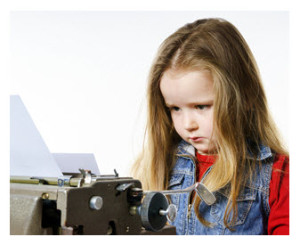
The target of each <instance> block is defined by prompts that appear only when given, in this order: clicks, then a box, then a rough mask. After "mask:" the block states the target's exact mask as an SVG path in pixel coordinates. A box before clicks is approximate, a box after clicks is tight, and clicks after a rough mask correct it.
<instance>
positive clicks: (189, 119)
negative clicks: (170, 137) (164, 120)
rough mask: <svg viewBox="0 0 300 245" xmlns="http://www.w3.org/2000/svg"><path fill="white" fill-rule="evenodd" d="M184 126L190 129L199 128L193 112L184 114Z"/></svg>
mask: <svg viewBox="0 0 300 245" xmlns="http://www.w3.org/2000/svg"><path fill="white" fill-rule="evenodd" d="M184 128H185V130H188V131H193V130H196V129H198V123H197V121H196V120H195V118H194V117H193V115H191V114H186V115H185V116H184Z"/></svg>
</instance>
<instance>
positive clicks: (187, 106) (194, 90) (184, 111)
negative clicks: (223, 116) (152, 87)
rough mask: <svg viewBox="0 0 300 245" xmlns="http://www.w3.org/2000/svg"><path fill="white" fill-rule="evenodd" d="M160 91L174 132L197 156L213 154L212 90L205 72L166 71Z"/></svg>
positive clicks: (211, 80)
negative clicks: (191, 146)
mask: <svg viewBox="0 0 300 245" xmlns="http://www.w3.org/2000/svg"><path fill="white" fill-rule="evenodd" d="M160 90H161V92H162V95H163V97H164V100H165V103H166V106H167V107H168V108H169V110H170V112H171V116H172V121H173V124H174V127H175V130H176V132H177V133H178V134H179V135H180V137H181V138H182V139H184V140H185V141H186V142H189V143H190V144H192V145H193V146H194V147H195V148H196V150H197V151H198V152H199V153H200V154H208V153H213V152H214V150H215V139H214V135H213V111H214V97H215V94H214V90H213V79H212V76H211V73H210V72H209V71H207V70H202V71H186V70H174V69H173V70H172V69H169V70H166V71H165V72H164V74H163V76H162V78H161V82H160Z"/></svg>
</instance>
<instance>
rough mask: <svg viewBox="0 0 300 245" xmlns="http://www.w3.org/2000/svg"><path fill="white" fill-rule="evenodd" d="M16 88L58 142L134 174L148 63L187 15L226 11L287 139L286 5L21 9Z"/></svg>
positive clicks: (14, 32) (51, 142)
mask: <svg viewBox="0 0 300 245" xmlns="http://www.w3.org/2000/svg"><path fill="white" fill-rule="evenodd" d="M10 16H11V17H10V18H11V19H10V20H11V22H10V25H11V26H10V27H11V28H10V44H11V46H10V47H11V90H10V93H11V94H18V95H20V96H21V98H22V100H23V102H24V103H25V106H26V107H27V109H28V111H29V113H30V114H31V117H32V119H33V121H34V122H35V124H36V126H37V128H38V129H39V131H40V133H41V135H42V137H43V138H44V141H45V143H46V144H47V145H48V148H49V150H50V151H51V152H70V153H71V152H72V153H94V154H95V157H96V160H97V162H98V165H99V169H100V172H101V173H102V174H112V173H113V170H114V169H116V170H117V171H118V172H119V173H120V175H121V176H127V175H128V174H129V169H130V166H131V164H132V163H133V161H134V159H135V157H136V156H137V154H138V152H139V151H140V148H141V145H142V142H143V135H144V123H145V119H146V118H145V117H146V114H145V111H146V110H145V107H146V101H145V95H146V83H147V76H148V72H149V69H150V66H151V63H152V60H153V58H154V56H155V54H156V51H157V49H158V47H159V45H160V43H161V42H162V41H163V40H164V39H165V38H166V37H167V36H168V35H170V34H171V33H173V32H174V31H176V29H178V28H179V27H181V26H182V25H184V24H186V23H188V22H192V21H194V20H196V19H199V18H206V17H222V18H225V19H227V20H228V21H230V22H232V23H233V24H234V25H235V26H236V27H237V28H238V29H239V30H240V32H241V33H242V35H243V36H244V38H245V39H246V41H247V42H248V44H249V46H250V48H251V50H252V52H253V53H254V56H255V58H256V60H257V63H258V66H259V68H260V71H261V75H262V79H263V83H264V86H265V90H266V93H267V97H268V101H269V106H270V109H271V112H272V114H273V116H274V118H275V121H276V123H277V125H278V127H279V129H280V130H281V132H282V134H283V136H284V139H285V141H286V143H288V138H289V131H288V113H289V110H288V108H289V107H288V93H289V80H288V78H289V70H288V69H289V56H288V55H289V15H288V12H283V11H280V12H278V11H277V12H276V11H268V12H266V11H246V12H243V11H235V12H228V11H227V12H226V11H219V12H216V11H215V12H205V11H183V12H182V11H177V12H172V11H167V12H165V11H159V12H158V11H132V12H129V11H31V12H28V11H14V12H12V13H11V15H10Z"/></svg>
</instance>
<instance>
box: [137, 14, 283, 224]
mask: <svg viewBox="0 0 300 245" xmlns="http://www.w3.org/2000/svg"><path fill="white" fill-rule="evenodd" d="M171 68H172V69H194V70H195V69H207V70H209V71H210V72H211V74H212V77H213V81H214V83H213V84H214V92H215V101H214V134H215V135H216V136H217V137H216V138H217V149H218V157H217V160H216V162H215V164H214V167H213V168H212V170H211V171H210V173H209V174H208V176H207V177H206V178H205V181H204V184H205V185H206V186H207V187H208V189H209V190H210V191H217V190H219V189H220V188H222V187H225V186H226V185H228V184H230V187H231V188H230V194H229V201H228V204H227V208H226V212H225V217H224V221H225V224H226V225H227V224H228V223H227V220H228V217H230V216H229V214H230V212H231V211H232V212H233V217H234V218H235V217H236V215H237V214H236V212H237V211H236V198H237V196H238V194H239V191H240V190H241V188H242V186H243V185H244V184H245V180H246V179H249V178H250V177H251V175H252V172H253V168H254V165H255V164H254V163H255V157H254V158H252V159H250V158H248V157H247V154H248V152H249V144H248V143H247V142H251V147H250V151H251V152H252V153H253V155H254V156H256V155H257V154H259V152H258V149H259V147H258V146H259V144H264V145H267V146H269V147H270V148H271V150H272V151H274V152H276V153H280V154H288V153H287V151H286V150H285V148H284V146H283V143H282V140H281V138H280V136H279V133H278V130H277V129H276V126H275V124H274V122H273V119H272V117H271V115H270V113H269V109H268V106H267V100H266V95H265V92H264V89H263V86H262V82H261V78H260V75H259V71H258V68H257V65H256V62H255V59H254V57H253V55H252V53H251V51H250V49H249V47H248V45H247V43H246V42H245V40H244V38H243V37H242V35H241V34H240V33H239V31H238V30H237V29H236V28H235V27H234V26H233V25H232V24H231V23H229V22H228V21H225V20H223V19H200V20H197V21H195V22H193V23H190V24H186V25H185V26H183V27H181V28H180V29H178V30H177V31H176V32H175V33H174V34H172V35H171V36H169V37H168V38H167V39H166V40H165V41H164V42H163V43H162V45H161V46H160V48H159V51H158V54H157V56H156V58H155V60H154V63H153V65H152V67H151V71H150V74H149V80H148V90H147V101H148V120H147V126H146V134H145V143H144V149H143V151H142V153H141V155H140V156H139V158H138V159H137V161H136V162H135V164H134V165H133V168H132V173H133V176H134V177H135V178H138V179H140V180H141V182H142V185H143V188H144V189H151V190H163V189H166V188H167V187H168V181H169V175H170V171H171V170H172V167H173V164H174V162H175V153H176V147H177V145H178V143H179V141H180V140H181V139H180V137H179V136H178V134H177V133H176V131H175V130H174V128H173V124H172V119H171V117H170V114H169V112H168V110H167V109H166V106H165V103H164V98H163V96H162V94H161V91H160V79H161V77H162V75H163V73H164V72H165V71H166V70H167V69H171ZM199 203H200V199H196V205H195V207H198V206H199ZM196 213H197V211H196ZM197 215H198V218H199V219H200V220H201V217H200V215H199V214H198V213H197ZM234 218H233V219H234ZM203 222H204V221H203ZM204 223H205V222H204Z"/></svg>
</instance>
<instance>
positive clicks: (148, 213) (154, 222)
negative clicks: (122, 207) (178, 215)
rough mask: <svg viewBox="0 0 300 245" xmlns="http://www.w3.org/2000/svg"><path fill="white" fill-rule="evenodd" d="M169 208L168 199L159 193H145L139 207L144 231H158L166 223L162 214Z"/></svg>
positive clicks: (164, 215)
mask: <svg viewBox="0 0 300 245" xmlns="http://www.w3.org/2000/svg"><path fill="white" fill-rule="evenodd" d="M168 206H169V202H168V199H167V198H166V196H165V195H164V194H162V193H160V192H150V193H147V194H146V196H145V198H144V200H143V203H142V205H141V207H140V215H141V220H142V225H143V226H144V227H145V229H146V230H150V231H159V230H160V229H162V228H163V227H164V226H165V224H166V223H167V217H166V214H165V213H163V211H164V210H167V209H168Z"/></svg>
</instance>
